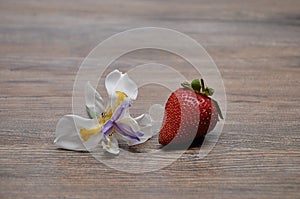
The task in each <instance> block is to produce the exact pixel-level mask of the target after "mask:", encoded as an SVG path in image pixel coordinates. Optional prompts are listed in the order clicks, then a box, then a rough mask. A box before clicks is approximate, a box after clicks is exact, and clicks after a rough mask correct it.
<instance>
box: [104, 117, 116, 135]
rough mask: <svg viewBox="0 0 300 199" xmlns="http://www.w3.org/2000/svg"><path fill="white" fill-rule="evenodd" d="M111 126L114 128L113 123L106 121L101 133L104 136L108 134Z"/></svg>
mask: <svg viewBox="0 0 300 199" xmlns="http://www.w3.org/2000/svg"><path fill="white" fill-rule="evenodd" d="M113 126H114V122H112V121H111V120H108V121H107V122H106V123H105V124H104V125H103V126H102V128H101V131H102V133H103V134H104V135H108V134H110V133H111V131H112V128H113Z"/></svg>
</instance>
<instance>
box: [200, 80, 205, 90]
mask: <svg viewBox="0 0 300 199" xmlns="http://www.w3.org/2000/svg"><path fill="white" fill-rule="evenodd" d="M200 81H201V88H202V93H205V86H204V80H203V79H201V80H200Z"/></svg>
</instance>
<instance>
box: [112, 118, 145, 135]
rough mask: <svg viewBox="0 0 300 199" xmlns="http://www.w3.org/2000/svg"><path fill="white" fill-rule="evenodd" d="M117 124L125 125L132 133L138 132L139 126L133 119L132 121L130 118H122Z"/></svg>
mask: <svg viewBox="0 0 300 199" xmlns="http://www.w3.org/2000/svg"><path fill="white" fill-rule="evenodd" d="M117 122H121V123H124V124H127V125H128V126H130V127H131V129H132V130H133V131H134V132H137V131H140V127H139V124H138V123H137V121H135V119H133V118H132V117H130V116H127V117H123V118H121V119H119V120H118V121H117Z"/></svg>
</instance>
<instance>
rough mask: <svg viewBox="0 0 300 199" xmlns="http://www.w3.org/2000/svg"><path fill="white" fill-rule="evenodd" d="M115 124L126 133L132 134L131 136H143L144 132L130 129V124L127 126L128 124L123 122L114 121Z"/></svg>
mask: <svg viewBox="0 0 300 199" xmlns="http://www.w3.org/2000/svg"><path fill="white" fill-rule="evenodd" d="M116 125H117V126H118V127H119V128H120V129H122V130H123V131H125V132H127V134H129V135H132V136H138V137H142V136H144V133H142V132H139V131H137V132H135V131H133V130H132V128H131V126H129V125H128V124H125V123H121V122H116Z"/></svg>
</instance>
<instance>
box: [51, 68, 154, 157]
mask: <svg viewBox="0 0 300 199" xmlns="http://www.w3.org/2000/svg"><path fill="white" fill-rule="evenodd" d="M105 87H106V90H107V93H108V95H109V100H108V103H107V105H106V106H105V105H104V101H103V99H102V97H101V96H100V94H99V93H98V92H97V91H96V90H95V89H94V88H93V87H92V86H91V84H90V83H89V82H88V83H87V84H86V86H85V101H86V107H87V111H88V114H89V116H90V117H91V118H92V119H85V118H82V117H80V116H77V115H65V116H63V117H62V118H61V119H60V121H59V122H58V124H57V126H56V139H55V141H54V143H55V144H56V145H57V146H58V147H60V148H63V149H68V150H76V151H87V150H92V149H94V148H96V147H97V146H98V144H99V143H100V142H101V144H102V147H103V149H104V150H106V151H107V152H110V153H112V154H118V153H119V146H118V140H117V138H119V139H123V140H125V141H126V142H127V144H128V145H130V146H131V145H136V144H141V143H143V142H145V141H147V140H148V139H149V138H151V137H152V136H153V135H154V133H157V132H154V131H153V130H152V119H151V117H150V115H149V114H143V115H141V116H139V117H137V118H132V117H131V116H130V114H129V107H130V106H131V102H132V100H135V99H136V98H137V95H138V88H137V85H136V84H135V82H134V81H132V80H131V79H130V78H129V77H128V75H127V74H126V73H125V74H122V73H121V72H120V71H118V70H115V71H113V72H111V73H110V74H109V75H108V76H107V77H106V79H105ZM105 107H106V108H105Z"/></svg>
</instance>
